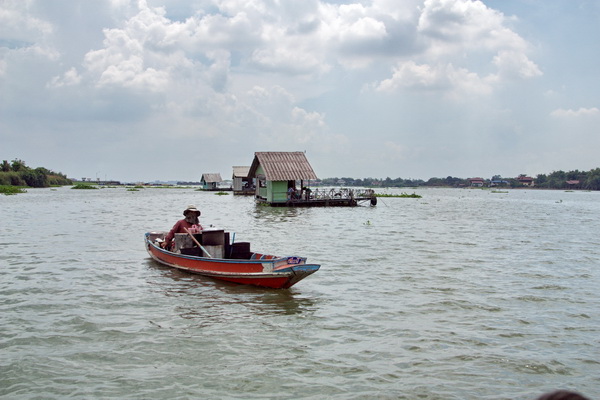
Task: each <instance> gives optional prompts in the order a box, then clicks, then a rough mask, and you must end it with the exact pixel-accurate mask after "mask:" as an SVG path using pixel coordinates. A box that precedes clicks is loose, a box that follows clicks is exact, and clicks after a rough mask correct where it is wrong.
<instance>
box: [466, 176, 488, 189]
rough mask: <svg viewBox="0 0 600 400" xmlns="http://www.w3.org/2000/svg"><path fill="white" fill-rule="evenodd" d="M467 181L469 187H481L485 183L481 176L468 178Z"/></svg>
mask: <svg viewBox="0 0 600 400" xmlns="http://www.w3.org/2000/svg"><path fill="white" fill-rule="evenodd" d="M467 181H468V182H469V186H471V187H483V185H484V184H485V180H484V179H483V178H469V179H467Z"/></svg>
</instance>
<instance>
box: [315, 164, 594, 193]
mask: <svg viewBox="0 0 600 400" xmlns="http://www.w3.org/2000/svg"><path fill="white" fill-rule="evenodd" d="M522 176H525V174H521V175H520V176H519V177H515V178H502V177H501V176H500V175H495V176H493V177H492V178H491V179H484V186H485V187H497V188H522V187H524V185H523V183H522V182H520V181H519V178H520V177H522ZM532 178H533V180H534V188H541V189H584V190H600V168H595V169H592V170H590V171H579V170H574V171H567V172H565V171H554V172H552V173H550V174H548V175H546V174H539V175H537V176H535V177H533V176H532ZM492 181H494V184H492ZM321 184H322V185H324V186H346V187H347V186H362V187H384V188H385V187H413V188H418V187H469V186H470V182H469V180H468V179H463V178H456V177H453V176H448V177H446V178H429V180H427V181H424V180H421V179H402V178H396V179H392V178H389V177H388V178H385V179H378V178H364V179H354V178H326V179H323V180H321Z"/></svg>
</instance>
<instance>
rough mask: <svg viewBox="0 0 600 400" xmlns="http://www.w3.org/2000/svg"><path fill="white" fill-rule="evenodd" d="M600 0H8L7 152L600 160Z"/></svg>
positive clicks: (562, 163) (405, 174)
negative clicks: (302, 153)
mask: <svg viewBox="0 0 600 400" xmlns="http://www.w3.org/2000/svg"><path fill="white" fill-rule="evenodd" d="M599 78H600V2H599V1H597V0H556V1H546V0H483V1H473V0H402V1H399V0H349V1H345V0H302V1H284V0H139V1H133V0H131V1H130V0H96V1H89V0H0V160H4V159H6V160H8V161H11V160H13V159H21V160H23V161H25V163H26V164H27V165H28V166H30V167H33V168H35V167H45V168H48V169H51V170H54V171H57V172H62V173H64V174H66V175H67V176H68V177H70V178H75V179H81V178H83V177H87V178H91V179H92V180H96V179H102V180H104V179H112V180H120V181H123V182H147V181H156V180H162V181H169V180H185V181H199V180H200V178H201V175H202V174H203V173H215V172H218V173H220V174H221V176H222V177H223V178H224V179H228V178H231V174H232V166H243V165H250V164H251V163H252V160H253V158H254V152H258V151H305V152H306V156H307V158H308V160H309V161H310V163H311V165H312V166H313V169H314V170H315V172H316V174H317V176H318V177H319V178H331V177H353V178H367V177H369V178H386V177H390V178H393V179H394V178H398V177H401V178H403V179H424V180H427V179H429V178H431V177H447V176H455V177H460V178H468V177H484V178H490V177H491V176H492V175H501V176H503V177H507V178H508V177H515V176H517V175H519V174H526V175H532V176H535V175H537V174H548V173H551V172H553V171H558V170H564V171H570V170H575V169H579V170H582V171H588V170H590V169H594V168H598V167H600V156H599V154H600V152H599V151H598V149H599V148H600V79H599Z"/></svg>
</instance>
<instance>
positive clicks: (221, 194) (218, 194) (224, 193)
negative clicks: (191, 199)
mask: <svg viewBox="0 0 600 400" xmlns="http://www.w3.org/2000/svg"><path fill="white" fill-rule="evenodd" d="M215 194H216V195H217V196H227V195H229V193H227V192H217V193H215Z"/></svg>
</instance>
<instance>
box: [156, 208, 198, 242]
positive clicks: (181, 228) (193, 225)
mask: <svg viewBox="0 0 600 400" xmlns="http://www.w3.org/2000/svg"><path fill="white" fill-rule="evenodd" d="M200 214H201V213H200V210H198V209H197V208H196V206H195V205H189V206H187V208H186V209H185V210H184V211H183V216H184V217H185V218H184V219H180V220H179V221H177V222H176V223H175V225H173V228H172V229H171V230H170V231H169V233H168V234H167V236H166V237H165V241H164V242H163V243H162V247H163V248H164V249H170V248H171V244H172V242H173V238H174V237H175V234H176V233H187V231H186V229H188V230H189V231H190V232H192V233H199V232H200V231H201V230H202V225H200Z"/></svg>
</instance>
